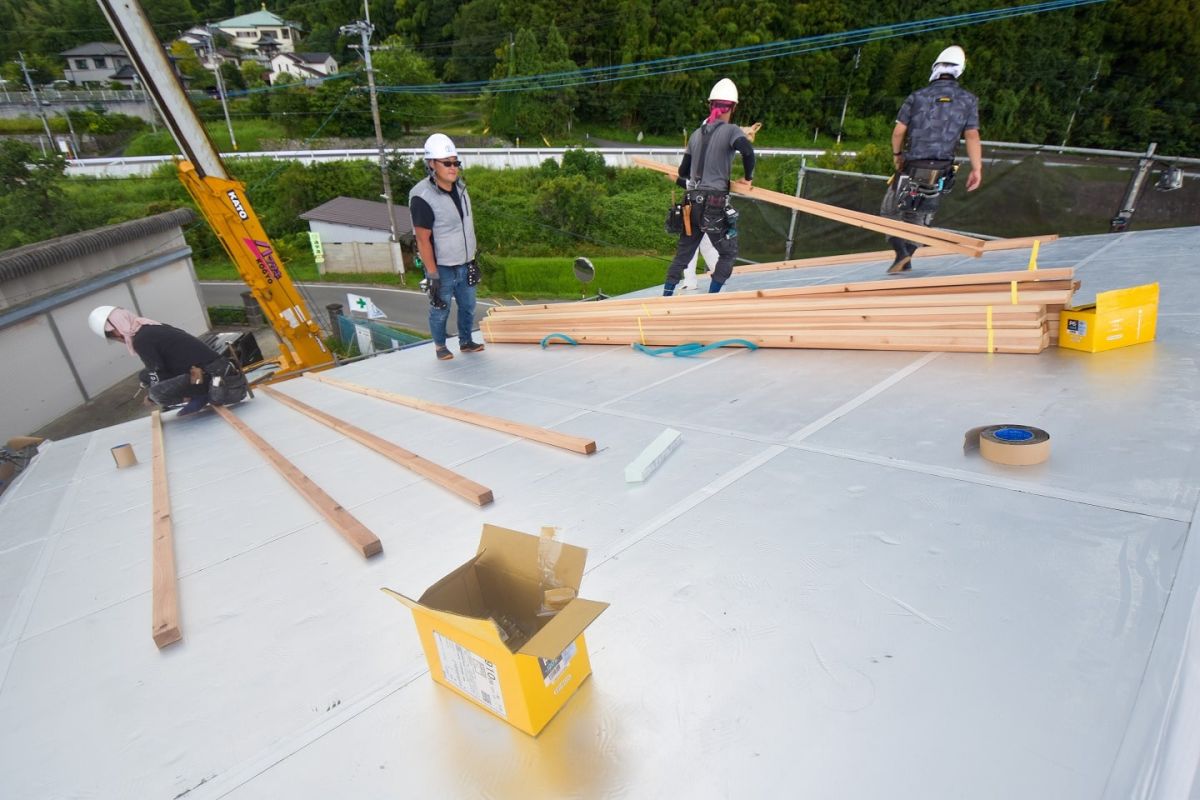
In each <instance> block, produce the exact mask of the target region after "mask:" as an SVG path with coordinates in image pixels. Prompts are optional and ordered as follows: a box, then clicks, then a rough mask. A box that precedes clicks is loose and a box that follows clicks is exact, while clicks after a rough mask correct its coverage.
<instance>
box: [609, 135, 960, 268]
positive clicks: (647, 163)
mask: <svg viewBox="0 0 1200 800" xmlns="http://www.w3.org/2000/svg"><path fill="white" fill-rule="evenodd" d="M633 163H635V164H636V165H638V166H639V167H645V168H647V169H653V170H656V171H658V172H662V173H663V174H664V175H667V176H669V177H677V176H678V174H679V170H678V169H677V168H676V167H673V166H671V165H670V164H663V163H661V162H658V161H651V160H650V159H646V158H639V157H635V158H634V159H633ZM729 190H730V192H731V193H733V194H736V195H741V196H742V197H750V198H753V199H755V200H763V201H766V202H768V203H772V204H774V205H778V206H783V207H785V208H794V209H796V210H797V211H803V212H804V213H806V214H812V215H813V216H816V217H824V218H825V219H831V220H834V221H835V222H842V223H845V224H847V225H854V226H855V227H858V228H866V229H868V230H873V231H877V232H879V233H883V234H886V235H888V236H901V237H903V238H904V239H907V240H909V241H913V242H921V243H923V244H936V245H941V246H944V247H948V248H950V249H951V250H954V251H956V252H960V253H964V254H966V255H969V256H979V255H981V254H982V253H983V240H982V239H976V238H973V237H970V236H963V235H961V234H955V233H951V232H949V231H946V230H942V229H940V228H926V227H924V226H922V225H913V224H911V223H907V222H902V221H900V220H894V219H888V218H886V217H880V216H878V215H875V214H865V213H863V212H861V211H852V210H850V209H846V208H840V207H838V206H831V205H828V204H826V203H818V202H816V201H814V200H803V199H801V198H799V197H793V196H792V195H789V194H783V193H782V192H776V191H772V190H770V189H752V188H751V185H750V184H749V183H747V182H746V181H733V182H732V183H730V185H729Z"/></svg>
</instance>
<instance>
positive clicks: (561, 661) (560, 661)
mask: <svg viewBox="0 0 1200 800" xmlns="http://www.w3.org/2000/svg"><path fill="white" fill-rule="evenodd" d="M574 657H575V643H574V642H571V643H570V644H569V645H567V649H566V650H563V651H562V652H561V653H559V654H558V658H552V659H550V660H549V661H547V660H546V659H544V658H539V659H538V666H540V667H541V668H542V680H543V681H544V682H545V684H546V685H547V686H549V685H550V684H552V683H554V682H555V681H556V680H558V676H559V675H562V673H563V670H564V669H566V668H567V666H568V665H569V664H570V663H571V659H572V658H574Z"/></svg>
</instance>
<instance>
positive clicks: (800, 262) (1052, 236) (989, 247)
mask: <svg viewBox="0 0 1200 800" xmlns="http://www.w3.org/2000/svg"><path fill="white" fill-rule="evenodd" d="M1056 239H1058V234H1056V233H1046V234H1042V235H1041V236H1026V237H1024V238H1021V239H990V240H988V241H986V242H984V243H983V248H982V251H983V252H984V253H993V252H996V251H998V250H1021V249H1023V248H1026V247H1030V246H1032V245H1033V244H1034V243H1035V242H1041V243H1042V244H1045V243H1046V242H1053V241H1055V240H1056ZM954 252H955V251H954V250H952V249H950V248H949V247H945V246H938V245H930V246H928V247H921V248H918V249H917V252H916V253H915V254H914V255H913V258H914V259H919V258H925V257H928V256H946V255H953V254H954ZM895 257H896V252H895V251H894V250H872V251H870V252H867V253H845V254H843V255H837V256H814V257H813V258H793V259H791V260H790V261H768V262H765V263H762V264H738V265H736V266H735V267H734V268H733V274H734V275H748V274H750V273H752V272H776V271H778V270H781V269H819V268H821V267H841V266H847V267H849V266H858V265H859V264H867V263H870V262H872V261H891V260H892V259H893V258H895Z"/></svg>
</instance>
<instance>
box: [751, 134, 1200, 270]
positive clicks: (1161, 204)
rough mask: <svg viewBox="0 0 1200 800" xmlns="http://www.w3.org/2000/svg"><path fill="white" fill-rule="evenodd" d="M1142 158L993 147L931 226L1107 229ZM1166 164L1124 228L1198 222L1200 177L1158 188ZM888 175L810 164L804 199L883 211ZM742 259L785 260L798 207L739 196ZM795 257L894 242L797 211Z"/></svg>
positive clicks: (1018, 231) (1027, 231) (964, 168)
mask: <svg viewBox="0 0 1200 800" xmlns="http://www.w3.org/2000/svg"><path fill="white" fill-rule="evenodd" d="M1137 166H1138V164H1137V161H1136V160H1133V159H1130V158H1121V157H1114V156H1099V155H1096V156H1091V155H1078V154H1058V153H1044V152H1030V151H1020V150H1013V151H1007V152H1005V151H1002V150H989V151H987V152H986V153H985V161H984V180H983V184H982V185H981V186H980V187H979V189H977V190H976V191H974V192H967V191H966V178H967V174H968V171H969V169H970V166H969V165H968V164H967V163H966V162H965V161H964V162H961V169H960V170H959V173H958V180H957V185H956V186H955V187H954V189H953V191H951V192H950V193H949V194H948V195H944V196H943V197H942V200H941V208H940V210H939V211H938V213H937V216H936V219H935V220H934V225H935V226H936V227H939V228H947V229H950V230H954V231H958V232H961V233H967V234H974V235H981V236H984V237H988V238H1014V237H1023V236H1037V235H1040V234H1058V235H1059V236H1081V235H1088V234H1098V233H1108V232H1110V231H1111V230H1112V220H1113V218H1114V217H1115V216H1117V215H1118V212H1119V211H1120V210H1121V206H1122V201H1123V200H1124V198H1125V194H1126V192H1127V191H1128V189H1129V186H1130V182H1131V179H1132V178H1133V176H1134V174H1135V172H1136V170H1137ZM1165 169H1166V167H1165V166H1164V165H1162V164H1156V165H1155V166H1153V167H1152V168H1151V169H1150V170H1149V172H1148V174H1147V175H1146V177H1145V179H1144V181H1143V183H1142V186H1141V189H1140V191H1139V192H1138V195H1137V197H1136V198H1135V201H1134V212H1133V214H1132V215H1131V216H1130V218H1129V221H1128V225H1127V228H1126V229H1127V230H1150V229H1154V228H1173V227H1182V226H1188V225H1200V174H1197V173H1196V172H1185V173H1184V175H1183V185H1182V187H1181V188H1178V189H1174V190H1163V189H1161V188H1158V185H1159V184H1160V182H1165V181H1160V179H1162V178H1163V173H1164V170H1165ZM885 190H886V183H885V179H883V178H880V177H878V176H866V175H860V174H855V173H848V172H847V173H832V172H827V171H814V170H809V169H806V170H805V171H804V177H803V183H802V190H801V195H800V196H801V197H803V198H805V199H807V200H816V201H818V202H821V203H825V204H828V205H833V206H839V207H841V208H847V209H853V210H855V211H864V212H867V213H871V214H878V213H879V206H880V202H881V200H882V199H883V194H884V191H885ZM734 204H735V205H736V207H737V209H738V211H739V212H740V213H741V219H740V221H739V228H740V234H739V235H740V237H741V252H740V254H739V255H740V258H741V259H745V260H747V261H753V262H768V261H781V260H783V259H784V258H785V254H786V253H787V240H788V235H789V226H791V224H792V211H791V210H790V209H787V208H783V207H780V206H776V205H772V204H769V203H764V202H756V201H753V200H750V199H749V198H745V197H738V198H736V199H735V201H734ZM792 239H793V245H792V248H791V257H792V258H794V259H796V258H809V257H814V256H825V255H832V254H838V253H855V252H864V251H870V250H884V249H887V248H888V245H887V243H886V242H885V241H884V236H883V234H880V233H876V232H874V231H869V230H865V229H863V228H859V227H855V226H852V225H848V224H845V223H843V222H837V221H834V220H830V219H825V218H822V217H818V216H814V215H812V214H807V213H803V212H801V213H798V214H796V219H795V225H794V229H793V231H792Z"/></svg>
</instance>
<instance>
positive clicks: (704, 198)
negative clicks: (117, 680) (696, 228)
mask: <svg viewBox="0 0 1200 800" xmlns="http://www.w3.org/2000/svg"><path fill="white" fill-rule="evenodd" d="M687 202H688V203H689V204H691V205H696V206H719V207H724V206H725V205H726V204H728V202H729V192H701V191H696V190H693V191H690V192H688V193H687Z"/></svg>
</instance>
